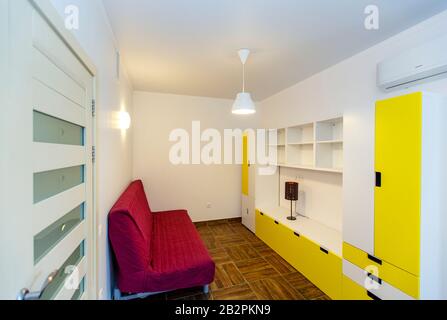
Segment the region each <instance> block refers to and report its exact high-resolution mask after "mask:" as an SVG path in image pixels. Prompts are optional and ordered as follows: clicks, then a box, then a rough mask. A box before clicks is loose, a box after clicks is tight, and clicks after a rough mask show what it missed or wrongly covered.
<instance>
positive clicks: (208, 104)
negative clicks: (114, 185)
mask: <svg viewBox="0 0 447 320" xmlns="http://www.w3.org/2000/svg"><path fill="white" fill-rule="evenodd" d="M133 101H134V117H133V130H134V147H133V148H134V154H133V161H134V162H133V163H134V166H133V168H134V171H133V176H134V178H135V179H142V180H143V182H144V185H145V188H146V192H147V195H148V199H149V202H150V205H151V209H152V210H153V211H162V210H170V209H188V210H189V213H190V215H191V218H192V219H193V220H194V221H205V220H217V219H224V218H233V217H240V216H241V166H237V165H211V166H206V165H179V166H175V165H173V164H171V162H170V161H169V150H170V148H171V146H173V145H174V143H173V142H169V134H170V133H171V131H172V130H173V129H176V128H182V129H185V130H186V131H188V132H189V133H191V130H192V129H191V125H192V121H195V120H199V121H200V122H201V129H202V131H203V130H204V129H207V128H215V129H218V130H219V131H221V132H222V136H223V129H232V128H241V129H245V128H248V127H251V125H253V124H254V120H255V119H256V117H253V116H251V117H250V116H249V117H243V116H234V115H232V114H231V107H232V103H233V101H231V100H225V99H213V98H202V97H191V96H181V95H169V94H158V93H147V92H135V94H134V98H133ZM208 203H211V205H212V207H211V208H207V204H208Z"/></svg>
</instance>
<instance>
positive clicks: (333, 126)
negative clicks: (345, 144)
mask: <svg viewBox="0 0 447 320" xmlns="http://www.w3.org/2000/svg"><path fill="white" fill-rule="evenodd" d="M315 137H316V140H317V142H332V141H333V142H337V141H338V142H339V141H343V118H335V119H330V120H325V121H320V122H317V123H316V130H315Z"/></svg>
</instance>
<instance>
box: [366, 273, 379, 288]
mask: <svg viewBox="0 0 447 320" xmlns="http://www.w3.org/2000/svg"><path fill="white" fill-rule="evenodd" d="M368 278H370V279H371V280H373V281H375V282H377V283H378V284H380V285H381V284H382V279H380V278H379V277H378V276H375V275H373V274H372V273H368Z"/></svg>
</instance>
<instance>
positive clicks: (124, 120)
mask: <svg viewBox="0 0 447 320" xmlns="http://www.w3.org/2000/svg"><path fill="white" fill-rule="evenodd" d="M130 123H131V119H130V115H129V113H127V112H125V111H121V112H120V114H119V127H120V129H123V130H127V129H129V128H130Z"/></svg>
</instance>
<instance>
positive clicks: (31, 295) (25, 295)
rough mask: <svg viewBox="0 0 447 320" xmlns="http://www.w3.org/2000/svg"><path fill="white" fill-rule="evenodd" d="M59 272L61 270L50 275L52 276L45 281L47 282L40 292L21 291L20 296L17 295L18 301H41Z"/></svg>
mask: <svg viewBox="0 0 447 320" xmlns="http://www.w3.org/2000/svg"><path fill="white" fill-rule="evenodd" d="M58 272H59V270H55V271H53V272H52V273H50V275H49V276H48V277H47V278H46V279H45V282H44V283H43V285H42V288H41V289H40V291H34V292H30V291H29V289H27V288H23V289H22V290H20V292H19V294H18V295H17V300H25V301H26V300H39V299H40V298H41V297H42V295H43V294H44V292H45V290H46V289H47V288H48V286H49V285H50V284H51V283H52V282H53V281H54V279H55V278H56V276H57V274H58Z"/></svg>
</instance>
